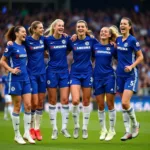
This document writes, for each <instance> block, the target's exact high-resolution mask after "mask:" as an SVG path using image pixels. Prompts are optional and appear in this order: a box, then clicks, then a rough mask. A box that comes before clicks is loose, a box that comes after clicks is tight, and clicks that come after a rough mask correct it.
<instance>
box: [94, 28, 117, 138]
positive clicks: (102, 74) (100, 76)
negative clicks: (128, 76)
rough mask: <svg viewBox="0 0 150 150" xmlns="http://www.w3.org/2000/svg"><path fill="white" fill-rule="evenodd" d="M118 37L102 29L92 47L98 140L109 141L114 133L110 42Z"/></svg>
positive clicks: (112, 72)
mask: <svg viewBox="0 0 150 150" xmlns="http://www.w3.org/2000/svg"><path fill="white" fill-rule="evenodd" d="M117 36H118V32H117V29H116V28H114V27H113V26H112V27H110V28H109V27H103V28H102V29H101V30H100V43H97V44H95V45H94V46H93V53H94V58H95V67H94V73H93V74H94V75H93V77H94V82H93V87H94V95H95V96H96V101H97V104H98V118H99V121H100V126H101V135H100V138H99V139H100V140H106V141H109V140H111V139H112V138H113V137H114V135H115V134H116V133H115V122H116V111H115V108H114V99H115V93H116V74H115V71H114V69H113V67H112V60H113V57H116V52H117V51H116V49H115V48H114V45H111V44H110V42H112V41H115V39H116V37H117ZM105 96H106V102H107V106H108V110H109V125H110V128H109V131H107V129H106V125H105V124H106V123H105Z"/></svg>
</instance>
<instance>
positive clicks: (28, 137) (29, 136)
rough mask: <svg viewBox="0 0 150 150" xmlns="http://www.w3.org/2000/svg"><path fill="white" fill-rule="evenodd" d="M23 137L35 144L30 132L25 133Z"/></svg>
mask: <svg viewBox="0 0 150 150" xmlns="http://www.w3.org/2000/svg"><path fill="white" fill-rule="evenodd" d="M23 138H24V139H25V140H27V141H28V142H29V143H30V144H35V141H34V140H33V139H32V137H31V135H30V133H29V132H26V133H24V135H23Z"/></svg>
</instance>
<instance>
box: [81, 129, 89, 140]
mask: <svg viewBox="0 0 150 150" xmlns="http://www.w3.org/2000/svg"><path fill="white" fill-rule="evenodd" d="M82 138H83V139H84V140H86V139H87V138H88V132H87V130H85V129H83V130H82Z"/></svg>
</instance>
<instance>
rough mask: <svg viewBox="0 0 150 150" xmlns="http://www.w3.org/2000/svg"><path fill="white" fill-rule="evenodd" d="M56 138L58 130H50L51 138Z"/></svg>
mask: <svg viewBox="0 0 150 150" xmlns="http://www.w3.org/2000/svg"><path fill="white" fill-rule="evenodd" d="M57 138H58V131H57V130H53V131H52V136H51V139H52V140H56V139H57Z"/></svg>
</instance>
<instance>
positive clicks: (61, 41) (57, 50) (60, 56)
mask: <svg viewBox="0 0 150 150" xmlns="http://www.w3.org/2000/svg"><path fill="white" fill-rule="evenodd" d="M45 32H46V33H47V34H48V37H47V38H46V40H45V43H46V45H47V50H48V52H49V62H48V66H47V70H46V75H47V91H48V100H49V116H50V122H51V124H52V128H53V131H52V136H51V139H53V140H55V139H57V138H58V128H57V120H56V118H57V110H56V103H57V88H59V89H60V102H61V104H62V108H61V115H62V129H61V133H62V134H63V135H64V136H65V137H66V138H70V137H71V136H70V134H69V133H68V131H67V124H68V117H69V105H68V102H69V72H68V64H67V50H68V49H69V46H68V41H69V38H70V37H65V36H64V35H63V32H64V21H63V20H61V19H56V20H55V21H54V22H53V23H52V24H51V25H50V27H49V28H48V29H47V30H46V31H45Z"/></svg>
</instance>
